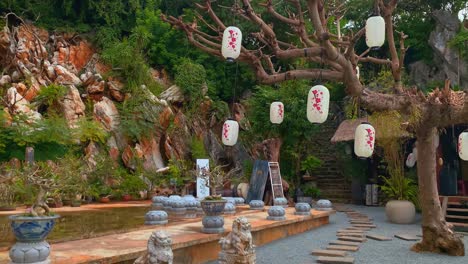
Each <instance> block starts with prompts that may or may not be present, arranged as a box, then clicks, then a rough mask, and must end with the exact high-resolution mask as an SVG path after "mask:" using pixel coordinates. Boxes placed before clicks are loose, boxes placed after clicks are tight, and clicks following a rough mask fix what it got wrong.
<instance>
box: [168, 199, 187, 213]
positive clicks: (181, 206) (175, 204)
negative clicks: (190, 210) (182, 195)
mask: <svg viewBox="0 0 468 264" xmlns="http://www.w3.org/2000/svg"><path fill="white" fill-rule="evenodd" d="M185 204H186V202H185V201H184V200H183V199H178V200H173V201H172V202H171V210H172V211H173V212H175V213H185V212H186V211H187V208H186V207H185Z"/></svg>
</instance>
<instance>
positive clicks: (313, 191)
mask: <svg viewBox="0 0 468 264" xmlns="http://www.w3.org/2000/svg"><path fill="white" fill-rule="evenodd" d="M303 192H304V196H307V197H312V198H319V197H320V189H319V188H317V187H313V186H307V187H305V188H304V190H303Z"/></svg>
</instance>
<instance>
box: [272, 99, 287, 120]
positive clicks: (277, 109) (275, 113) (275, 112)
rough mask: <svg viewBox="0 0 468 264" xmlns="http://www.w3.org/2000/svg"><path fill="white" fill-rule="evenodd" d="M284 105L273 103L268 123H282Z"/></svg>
mask: <svg viewBox="0 0 468 264" xmlns="http://www.w3.org/2000/svg"><path fill="white" fill-rule="evenodd" d="M283 118H284V105H283V103H282V102H273V103H271V105H270V121H271V122H272V123H273V124H281V123H283Z"/></svg>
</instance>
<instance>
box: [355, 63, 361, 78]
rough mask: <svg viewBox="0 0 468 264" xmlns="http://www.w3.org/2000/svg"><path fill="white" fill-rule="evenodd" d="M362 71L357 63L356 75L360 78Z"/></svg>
mask: <svg viewBox="0 0 468 264" xmlns="http://www.w3.org/2000/svg"><path fill="white" fill-rule="evenodd" d="M359 76H360V72H359V66H357V65H356V77H357V78H358V80H359Z"/></svg>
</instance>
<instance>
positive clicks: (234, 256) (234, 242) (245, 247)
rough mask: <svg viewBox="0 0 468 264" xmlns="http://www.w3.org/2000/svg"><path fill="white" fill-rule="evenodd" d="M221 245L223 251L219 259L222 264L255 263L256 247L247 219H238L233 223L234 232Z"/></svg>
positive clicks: (222, 239) (223, 239)
mask: <svg viewBox="0 0 468 264" xmlns="http://www.w3.org/2000/svg"><path fill="white" fill-rule="evenodd" d="M219 243H220V244H221V249H222V251H221V252H220V253H219V258H218V261H219V263H220V264H253V263H255V246H254V244H253V242H252V233H251V226H250V223H249V221H248V220H247V218H245V217H243V216H242V217H238V218H236V220H234V222H233V223H232V232H231V233H230V234H229V235H227V236H226V237H223V238H221V239H220V241H219Z"/></svg>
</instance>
